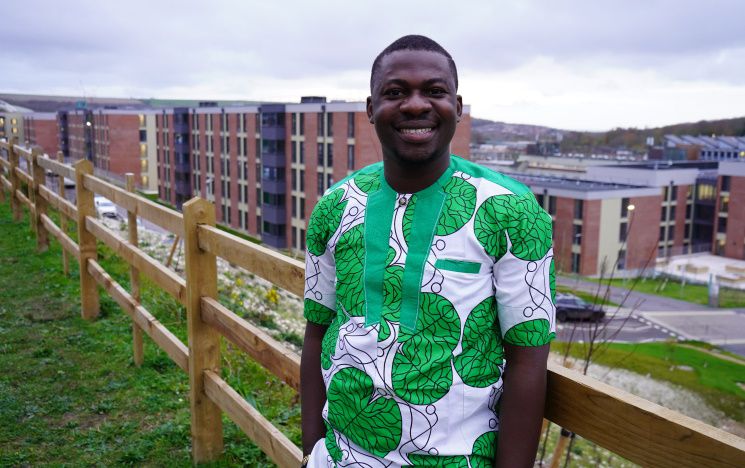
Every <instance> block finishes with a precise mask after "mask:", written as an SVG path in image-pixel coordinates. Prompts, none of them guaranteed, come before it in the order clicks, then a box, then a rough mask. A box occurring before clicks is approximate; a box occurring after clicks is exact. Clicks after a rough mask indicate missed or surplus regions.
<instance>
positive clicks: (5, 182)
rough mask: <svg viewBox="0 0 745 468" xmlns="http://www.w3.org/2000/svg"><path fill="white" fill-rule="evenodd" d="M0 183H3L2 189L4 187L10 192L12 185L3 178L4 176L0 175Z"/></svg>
mask: <svg viewBox="0 0 745 468" xmlns="http://www.w3.org/2000/svg"><path fill="white" fill-rule="evenodd" d="M0 181H2V183H3V187H5V189H6V190H12V189H13V185H12V184H11V183H10V181H9V180H8V179H6V178H5V176H4V175H0Z"/></svg>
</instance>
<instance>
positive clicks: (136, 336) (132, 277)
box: [124, 172, 145, 367]
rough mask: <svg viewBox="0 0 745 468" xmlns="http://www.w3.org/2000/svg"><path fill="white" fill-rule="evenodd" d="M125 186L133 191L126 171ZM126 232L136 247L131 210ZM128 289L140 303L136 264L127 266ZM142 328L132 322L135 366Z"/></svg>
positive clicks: (139, 358)
mask: <svg viewBox="0 0 745 468" xmlns="http://www.w3.org/2000/svg"><path fill="white" fill-rule="evenodd" d="M124 178H125V182H126V184H125V187H126V189H127V191H128V192H129V193H134V191H135V175H134V174H132V173H131V172H128V173H127V174H125V175H124ZM127 234H128V236H127V237H128V239H127V240H129V244H130V245H131V246H132V247H137V244H138V240H137V215H136V214H134V213H133V212H131V211H128V212H127ZM129 289H130V290H131V291H132V299H134V300H135V302H137V303H138V304H139V303H140V270H138V269H137V267H136V266H134V265H130V267H129ZM142 345H143V343H142V329H141V328H140V327H139V326H138V325H137V324H136V323H134V322H132V355H133V359H134V363H135V365H136V366H137V367H140V366H141V365H142V362H143V360H144V358H145V355H144V349H143V347H142Z"/></svg>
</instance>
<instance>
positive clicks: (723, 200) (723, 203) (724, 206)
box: [719, 195, 729, 213]
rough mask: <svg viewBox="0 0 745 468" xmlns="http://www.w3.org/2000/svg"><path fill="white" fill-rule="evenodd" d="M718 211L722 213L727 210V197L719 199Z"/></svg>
mask: <svg viewBox="0 0 745 468" xmlns="http://www.w3.org/2000/svg"><path fill="white" fill-rule="evenodd" d="M719 211H720V212H722V213H726V212H727V211H729V197H728V196H726V195H725V196H723V197H721V198H720V199H719Z"/></svg>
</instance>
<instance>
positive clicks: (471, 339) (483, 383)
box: [453, 296, 504, 388]
mask: <svg viewBox="0 0 745 468" xmlns="http://www.w3.org/2000/svg"><path fill="white" fill-rule="evenodd" d="M462 343H463V350H464V351H463V352H462V353H461V354H459V355H458V356H456V357H455V360H454V361H453V364H454V365H455V370H456V371H457V372H458V375H459V376H460V378H461V379H462V380H463V382H465V383H466V384H467V385H470V386H472V387H478V388H484V387H488V386H489V385H492V384H494V383H495V382H497V381H498V380H499V377H500V376H501V375H502V373H501V370H500V366H501V365H502V363H503V358H504V350H503V348H502V339H501V333H500V331H499V327H498V321H497V301H496V300H495V299H494V297H493V296H489V297H488V298H486V299H485V300H484V301H482V302H481V303H480V304H479V305H477V306H476V307H474V309H473V310H472V311H471V313H470V314H469V316H468V318H467V319H466V323H465V326H464V327H463V342H462Z"/></svg>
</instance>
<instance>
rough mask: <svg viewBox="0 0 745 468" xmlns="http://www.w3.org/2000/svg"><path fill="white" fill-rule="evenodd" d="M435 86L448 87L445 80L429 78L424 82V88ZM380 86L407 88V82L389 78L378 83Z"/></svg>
mask: <svg viewBox="0 0 745 468" xmlns="http://www.w3.org/2000/svg"><path fill="white" fill-rule="evenodd" d="M435 84H445V85H448V84H449V83H448V80H447V78H430V79H428V80H425V81H424V86H432V85H435ZM380 85H381V86H390V85H399V86H408V85H409V82H408V81H406V80H404V79H402V78H391V79H389V80H386V81H384V82H382V83H380Z"/></svg>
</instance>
